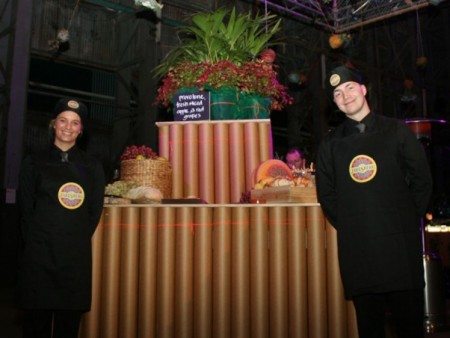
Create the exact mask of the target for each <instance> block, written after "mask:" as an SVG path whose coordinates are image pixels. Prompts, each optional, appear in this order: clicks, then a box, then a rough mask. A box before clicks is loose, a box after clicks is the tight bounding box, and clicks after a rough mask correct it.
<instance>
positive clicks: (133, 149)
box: [120, 145, 158, 161]
mask: <svg viewBox="0 0 450 338" xmlns="http://www.w3.org/2000/svg"><path fill="white" fill-rule="evenodd" d="M138 155H142V156H143V157H144V158H151V159H156V158H158V154H156V153H155V152H154V151H153V150H152V148H149V147H147V146H145V145H141V146H139V147H138V146H135V145H132V146H128V147H126V148H125V150H124V151H123V153H122V155H121V156H120V160H121V161H125V160H134V159H135V158H136V157H137V156H138Z"/></svg>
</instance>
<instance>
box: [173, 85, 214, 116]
mask: <svg viewBox="0 0 450 338" xmlns="http://www.w3.org/2000/svg"><path fill="white" fill-rule="evenodd" d="M173 102H174V103H173V106H174V119H175V121H197V120H209V92H197V93H183V94H176V95H175V97H174V101H173Z"/></svg>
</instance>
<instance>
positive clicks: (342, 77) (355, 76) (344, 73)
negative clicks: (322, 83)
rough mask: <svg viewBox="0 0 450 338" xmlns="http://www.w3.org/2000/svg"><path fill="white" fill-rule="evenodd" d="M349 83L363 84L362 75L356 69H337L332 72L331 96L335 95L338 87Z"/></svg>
mask: <svg viewBox="0 0 450 338" xmlns="http://www.w3.org/2000/svg"><path fill="white" fill-rule="evenodd" d="M349 81H353V82H357V83H360V84H363V78H362V75H361V74H360V73H359V72H358V70H356V69H355V68H349V67H346V66H339V67H336V68H334V69H333V70H332V71H331V72H330V74H328V82H327V86H328V90H329V91H330V93H331V94H333V92H334V89H335V88H336V87H338V86H339V85H341V84H343V83H345V82H349Z"/></svg>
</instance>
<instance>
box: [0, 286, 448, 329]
mask: <svg viewBox="0 0 450 338" xmlns="http://www.w3.org/2000/svg"><path fill="white" fill-rule="evenodd" d="M13 300H14V288H13V287H5V286H3V287H2V286H1V283H0V337H2V338H20V337H21V333H22V327H21V325H20V315H19V312H17V310H16V309H15V308H14V305H13V304H14V302H13ZM446 323H448V324H449V325H446V326H443V327H440V328H438V329H437V330H436V332H434V333H427V334H426V335H425V337H426V338H450V299H447V313H446ZM388 338H395V336H394V335H392V334H389V336H388Z"/></svg>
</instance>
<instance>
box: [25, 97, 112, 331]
mask: <svg viewBox="0 0 450 338" xmlns="http://www.w3.org/2000/svg"><path fill="white" fill-rule="evenodd" d="M86 117H87V108H86V106H85V105H84V104H83V103H81V102H79V101H77V100H74V99H62V100H60V101H59V102H58V103H57V104H56V107H55V111H54V119H53V120H52V121H51V123H50V132H51V135H52V137H51V138H52V140H51V141H52V144H51V145H50V146H49V148H48V149H47V150H46V151H43V152H40V153H37V154H34V155H31V156H28V157H27V158H26V159H25V160H24V161H23V163H22V168H21V173H20V176H19V190H18V191H19V194H18V196H19V205H20V210H21V230H22V236H23V240H24V252H23V255H22V259H21V265H20V270H19V283H18V292H19V302H20V305H21V307H22V308H23V309H24V310H25V311H24V321H23V337H24V338H50V337H53V338H77V336H78V327H79V323H80V317H81V314H82V312H84V311H87V310H89V308H90V304H91V237H92V235H93V233H94V231H95V228H96V226H97V224H98V221H99V218H100V214H101V212H102V209H103V195H104V188H105V182H104V181H105V180H104V173H103V168H102V166H101V164H100V162H99V161H97V160H96V159H95V158H93V157H91V156H89V155H87V154H86V153H85V152H83V151H82V150H80V149H79V148H78V146H77V144H76V143H77V140H78V139H79V138H80V137H81V135H82V133H83V126H84V120H85V119H86Z"/></svg>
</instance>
